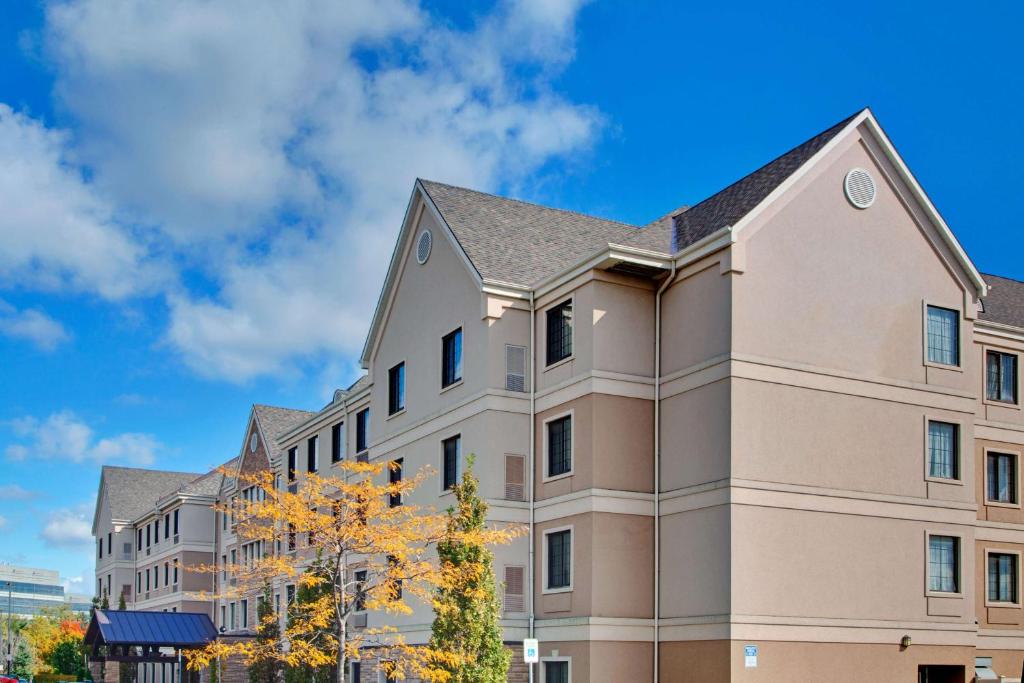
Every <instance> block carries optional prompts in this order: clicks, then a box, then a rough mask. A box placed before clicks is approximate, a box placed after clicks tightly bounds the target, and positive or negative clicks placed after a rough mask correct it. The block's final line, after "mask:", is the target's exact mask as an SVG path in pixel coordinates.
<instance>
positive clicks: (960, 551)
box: [924, 529, 965, 599]
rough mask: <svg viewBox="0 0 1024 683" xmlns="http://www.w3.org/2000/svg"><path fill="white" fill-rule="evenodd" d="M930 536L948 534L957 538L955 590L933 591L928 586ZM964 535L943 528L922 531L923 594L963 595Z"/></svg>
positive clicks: (940, 596)
mask: <svg viewBox="0 0 1024 683" xmlns="http://www.w3.org/2000/svg"><path fill="white" fill-rule="evenodd" d="M932 536H949V537H951V538H955V539H956V540H957V553H956V564H957V566H956V588H957V590H956V592H955V593H954V592H949V593H947V592H945V591H933V590H931V588H930V587H929V585H930V581H929V579H930V578H931V577H930V576H929V573H928V565H929V563H930V562H929V560H930V558H931V548H930V544H929V542H928V541H929V539H930V538H931V537H932ZM964 552H965V550H964V537H963V534H961V533H958V532H956V531H947V530H945V529H925V531H924V594H925V596H927V597H930V598H959V599H962V598H963V597H964Z"/></svg>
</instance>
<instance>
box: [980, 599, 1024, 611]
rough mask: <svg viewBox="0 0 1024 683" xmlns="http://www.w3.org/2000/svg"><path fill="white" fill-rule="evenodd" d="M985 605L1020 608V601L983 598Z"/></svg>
mask: <svg viewBox="0 0 1024 683" xmlns="http://www.w3.org/2000/svg"><path fill="white" fill-rule="evenodd" d="M985 607H996V608H1002V609H1020V607H1021V603H1019V602H998V601H993V600H988V599H986V600H985Z"/></svg>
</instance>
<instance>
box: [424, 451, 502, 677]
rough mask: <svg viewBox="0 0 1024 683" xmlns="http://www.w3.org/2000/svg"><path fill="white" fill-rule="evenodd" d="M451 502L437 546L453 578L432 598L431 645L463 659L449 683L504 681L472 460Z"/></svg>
mask: <svg viewBox="0 0 1024 683" xmlns="http://www.w3.org/2000/svg"><path fill="white" fill-rule="evenodd" d="M455 500H456V506H455V507H454V508H450V509H449V510H448V526H447V534H446V537H445V538H444V540H442V541H441V542H440V543H439V544H438V547H437V550H438V556H439V559H440V561H441V565H442V570H443V571H444V572H445V573H446V574H447V575H448V576H450V577H455V578H454V580H452V581H449V582H446V583H445V584H443V585H442V587H441V588H439V589H438V591H437V594H436V596H435V598H434V612H435V617H434V624H433V628H432V631H431V637H430V646H431V647H433V648H437V649H439V650H442V651H446V652H453V653H457V654H459V655H461V656H462V657H461V662H462V663H460V664H458V665H456V666H453V667H452V668H451V669H450V673H451V679H450V682H451V683H505V681H506V680H507V678H508V667H509V663H510V661H511V653H510V652H509V650H507V649H506V648H505V646H504V644H503V643H502V638H501V623H500V619H501V602H500V600H499V598H498V591H497V581H496V580H495V577H494V554H493V553H492V552H491V550H490V549H489V548H488V547H487V546H486V545H484V544H482V543H478V542H475V539H476V538H478V537H479V532H480V531H482V530H483V529H484V528H485V526H486V523H487V503H485V502H484V500H483V499H482V498H481V497H480V492H479V482H478V481H477V479H476V477H475V476H473V458H472V456H471V457H470V458H469V466H468V467H467V468H466V471H465V472H464V473H463V475H462V481H461V482H460V483H459V484H456V486H455ZM467 568H473V569H472V570H470V571H467Z"/></svg>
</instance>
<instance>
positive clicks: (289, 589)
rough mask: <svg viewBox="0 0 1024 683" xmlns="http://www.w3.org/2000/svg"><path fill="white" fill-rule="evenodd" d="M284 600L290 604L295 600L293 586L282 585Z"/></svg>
mask: <svg viewBox="0 0 1024 683" xmlns="http://www.w3.org/2000/svg"><path fill="white" fill-rule="evenodd" d="M284 601H285V603H286V604H288V605H291V604H293V603H294V602H295V586H294V585H289V586H285V587H284Z"/></svg>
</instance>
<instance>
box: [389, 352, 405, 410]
mask: <svg viewBox="0 0 1024 683" xmlns="http://www.w3.org/2000/svg"><path fill="white" fill-rule="evenodd" d="M403 410H405V363H399V364H398V365H396V366H395V367H393V368H391V369H390V370H388V415H394V414H395V413H399V412H401V411H403Z"/></svg>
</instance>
